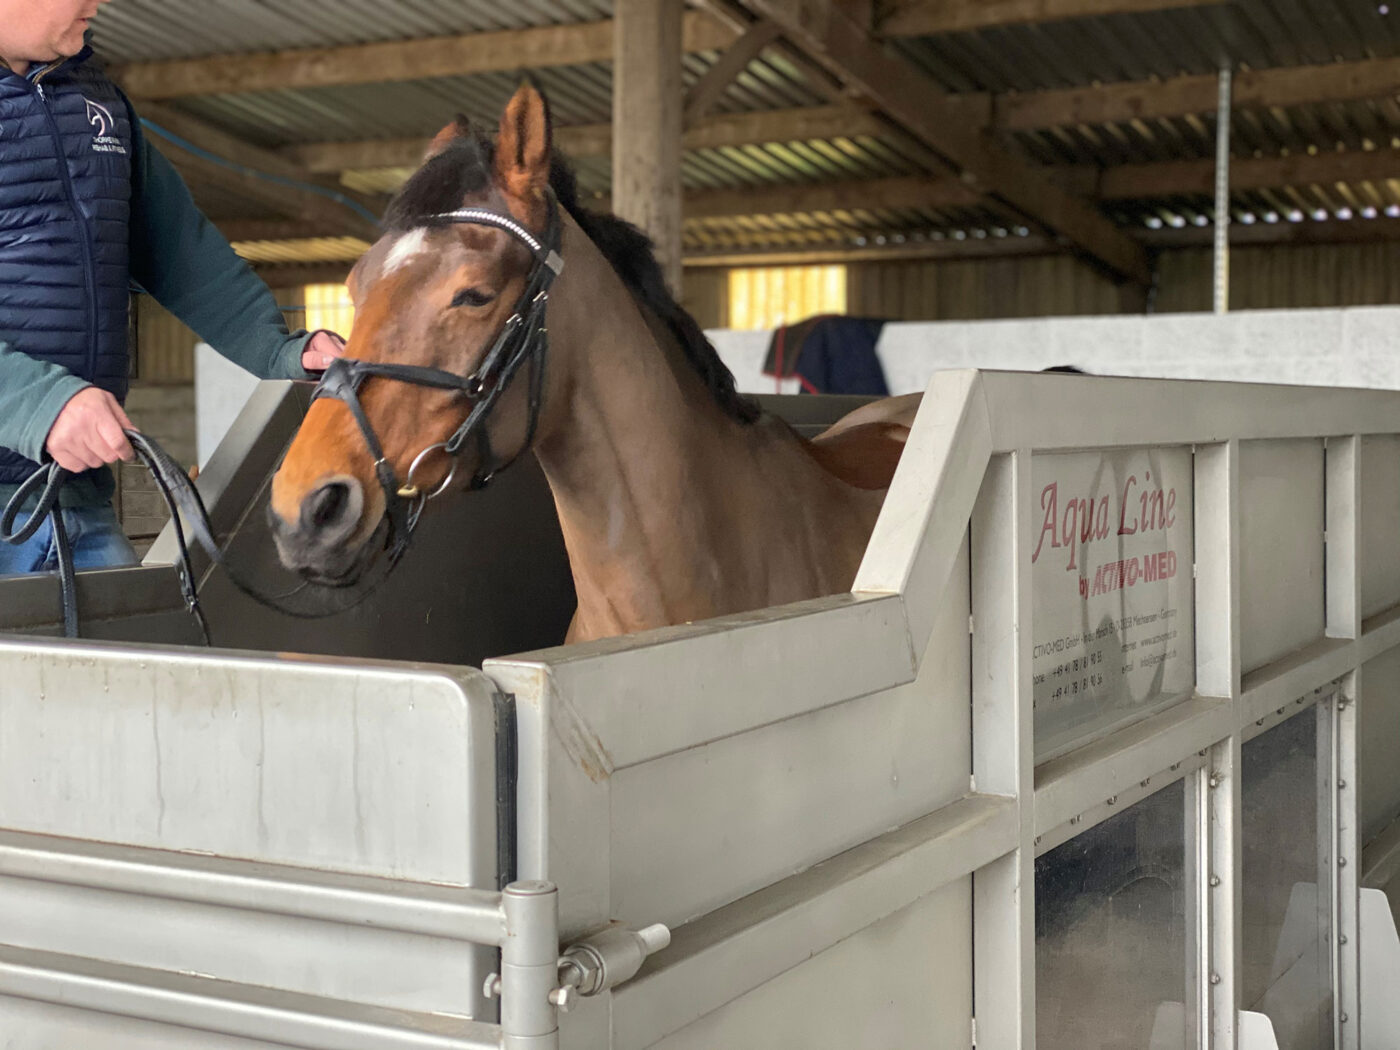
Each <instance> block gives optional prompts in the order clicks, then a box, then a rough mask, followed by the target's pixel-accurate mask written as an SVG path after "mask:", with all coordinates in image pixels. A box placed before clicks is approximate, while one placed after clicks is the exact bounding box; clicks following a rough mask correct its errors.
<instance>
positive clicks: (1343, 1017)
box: [1342, 1014, 1347, 1024]
mask: <svg viewBox="0 0 1400 1050" xmlns="http://www.w3.org/2000/svg"><path fill="white" fill-rule="evenodd" d="M1346 1023H1347V1015H1346V1014H1342V1024H1346Z"/></svg>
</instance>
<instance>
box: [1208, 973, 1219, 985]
mask: <svg viewBox="0 0 1400 1050" xmlns="http://www.w3.org/2000/svg"><path fill="white" fill-rule="evenodd" d="M1210 983H1211V984H1219V983H1220V975H1219V974H1218V973H1213V974H1211V975H1210Z"/></svg>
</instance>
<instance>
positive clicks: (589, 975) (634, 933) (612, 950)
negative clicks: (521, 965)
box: [482, 923, 671, 1012]
mask: <svg viewBox="0 0 1400 1050" xmlns="http://www.w3.org/2000/svg"><path fill="white" fill-rule="evenodd" d="M670 943H671V931H670V930H669V929H667V928H666V927H665V926H663V925H662V924H661V923H656V924H654V925H651V926H647V927H645V928H643V929H640V930H631V929H628V928H627V927H626V926H622V925H620V924H615V925H612V926H605V927H604V928H603V929H601V930H598V931H597V932H596V933H590V934H589V935H588V936H587V937H584V938H583V939H582V940H580V941H578V942H576V943H575V944H571V945H569V947H567V948H565V949H564V954H563V955H561V956H560V957H559V987H558V988H556V989H554V991H552V992H550V993H549V1001H550V1002H551V1003H553V1004H554V1005H555V1006H557V1007H558V1008H559V1009H561V1010H564V1011H566V1012H567V1011H568V1010H569V1009H570V1008H571V1007H572V1006H573V1005H574V1003H576V1002H577V1001H578V999H579V997H580V996H587V995H598V994H599V993H601V992H606V991H607V990H608V989H610V988H616V987H617V986H618V985H619V984H622V983H623V982H624V981H627V980H630V979H631V978H632V977H633V976H634V975H635V974H636V972H637V971H638V970H640V969H641V968H642V963H644V962H646V959H647V956H649V955H653V954H655V953H656V952H659V951H661V949H663V948H665V947H666V946H667V945H668V944H670ZM482 990H483V991H484V992H485V994H486V997H487V998H488V999H490V998H492V997H494V996H496V995H498V994H500V990H501V978H500V975H499V974H494V973H493V974H491V975H490V976H489V977H487V978H486V987H485V988H483V989H482Z"/></svg>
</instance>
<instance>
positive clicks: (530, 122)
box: [496, 83, 551, 200]
mask: <svg viewBox="0 0 1400 1050" xmlns="http://www.w3.org/2000/svg"><path fill="white" fill-rule="evenodd" d="M550 139H551V131H550V123H549V104H548V103H547V102H545V100H544V96H543V95H541V94H540V93H539V91H538V90H536V88H535V86H534V85H533V84H529V83H525V84H521V85H520V88H519V89H518V90H517V91H516V92H515V94H514V95H513V96H512V97H511V100H510V101H509V102H508V103H506V111H505V113H503V114H502V115H501V136H500V138H499V139H498V140H497V142H496V176H497V178H498V179H499V181H500V182H501V183H502V185H503V186H504V188H505V190H506V192H508V193H510V194H511V195H512V196H515V197H519V198H522V199H527V200H528V199H531V198H534V197H538V196H540V195H541V194H543V193H544V191H545V188H546V187H547V186H548V185H549V151H550Z"/></svg>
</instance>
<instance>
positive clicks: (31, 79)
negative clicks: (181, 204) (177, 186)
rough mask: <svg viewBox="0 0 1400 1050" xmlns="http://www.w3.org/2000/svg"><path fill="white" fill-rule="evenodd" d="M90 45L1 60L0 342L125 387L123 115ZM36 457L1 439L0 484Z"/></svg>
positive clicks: (127, 119) (126, 132)
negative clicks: (13, 64) (69, 54)
mask: <svg viewBox="0 0 1400 1050" xmlns="http://www.w3.org/2000/svg"><path fill="white" fill-rule="evenodd" d="M90 55H91V51H90V50H88V49H86V48H84V50H83V52H82V53H81V54H79V55H77V56H76V57H74V58H71V59H68V60H67V61H65V62H63V63H62V64H61V65H59V66H57V67H53V68H45V67H35V68H34V69H31V70H30V72H29V76H27V77H21V76H18V75H17V74H15V73H12V72H10V71H9V70H6V69H4V68H3V67H0V341H4V342H7V343H9V344H10V345H11V346H12V347H13V348H14V349H16V350H21V351H23V352H24V353H26V354H29V355H30V356H32V357H40V358H44V359H46V360H49V361H53V362H56V363H57V364H60V365H62V366H63V367H64V368H66V369H68V370H69V371H70V372H72V373H73V374H75V375H78V376H81V377H82V378H84V379H87V380H90V381H91V382H93V383H94V384H96V385H97V386H100V387H102V388H103V389H104V390H109V391H111V392H112V393H113V394H115V395H116V396H117V398H118V399H119V400H120V399H122V398H124V397H125V396H126V388H127V373H128V356H127V309H128V267H129V263H128V255H127V235H128V217H129V213H130V206H131V155H130V154H131V149H132V141H131V113H130V110H129V109H128V108H127V105H126V101H125V99H124V98H123V97H122V95H121V94H120V92H119V91H118V90H117V88H116V86H115V85H113V84H112V82H111V81H109V80H108V79H107V78H105V77H104V76H102V74H101V73H100V72H98V71H97V70H96V69H93V68H91V67H90V66H89V65H87V64H86V60H87V59H88V57H89V56H90ZM34 467H35V464H33V463H31V462H30V461H29V460H27V459H25V458H24V457H22V456H20V455H19V454H18V453H16V452H13V451H10V450H9V449H0V484H4V483H14V482H17V481H21V480H23V479H24V478H25V477H26V476H28V474H29V473H30V472H31V471H32V470H34Z"/></svg>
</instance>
